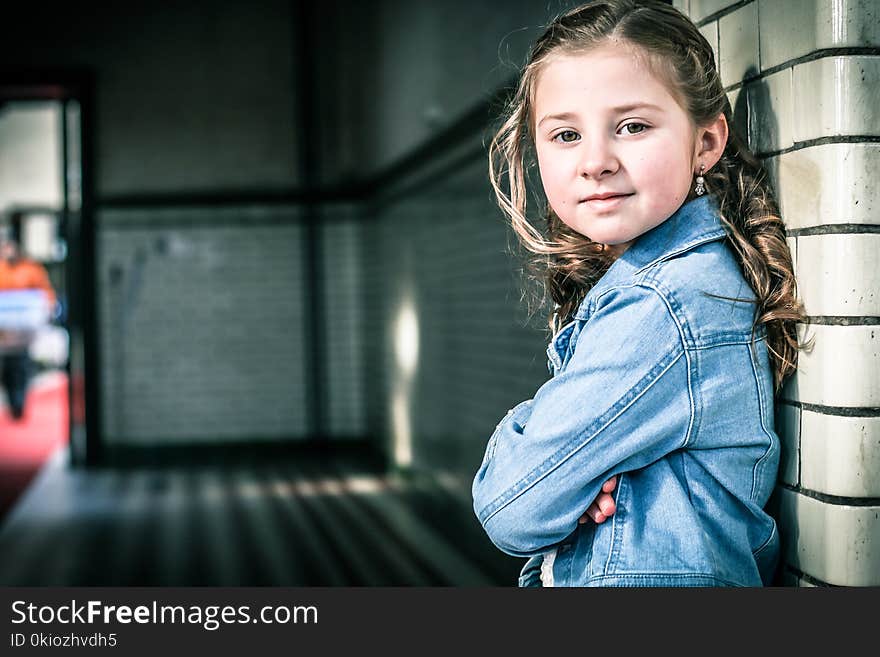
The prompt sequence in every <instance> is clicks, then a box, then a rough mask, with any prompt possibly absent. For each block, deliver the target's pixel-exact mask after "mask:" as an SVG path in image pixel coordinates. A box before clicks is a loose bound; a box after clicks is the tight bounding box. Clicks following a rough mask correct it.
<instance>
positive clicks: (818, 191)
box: [767, 144, 880, 229]
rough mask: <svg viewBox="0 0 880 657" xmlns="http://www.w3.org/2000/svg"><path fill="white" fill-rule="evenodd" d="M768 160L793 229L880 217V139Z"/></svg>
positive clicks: (804, 150) (814, 148)
mask: <svg viewBox="0 0 880 657" xmlns="http://www.w3.org/2000/svg"><path fill="white" fill-rule="evenodd" d="M767 162H768V163H769V166H768V169H769V168H774V169H775V170H776V177H777V182H776V190H777V194H778V198H779V203H780V207H781V211H782V216H783V218H784V219H785V223H786V225H787V226H788V227H789V228H792V229H795V228H807V227H809V226H820V225H825V224H841V223H854V224H875V223H876V222H877V212H878V211H880V186H878V185H877V180H878V179H880V144H823V145H820V146H811V147H810V148H801V149H799V150H796V151H792V152H790V153H784V154H782V155H780V156H778V157H773V158H768V160H767Z"/></svg>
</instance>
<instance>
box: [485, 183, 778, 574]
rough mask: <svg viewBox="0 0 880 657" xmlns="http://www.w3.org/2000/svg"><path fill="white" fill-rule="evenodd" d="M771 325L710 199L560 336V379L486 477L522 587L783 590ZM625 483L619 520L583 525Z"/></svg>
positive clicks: (690, 206)
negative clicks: (759, 316) (776, 579)
mask: <svg viewBox="0 0 880 657" xmlns="http://www.w3.org/2000/svg"><path fill="white" fill-rule="evenodd" d="M754 316H755V295H754V293H753V291H752V290H751V288H750V286H749V285H748V283H747V282H746V280H745V279H744V278H743V275H742V272H741V269H740V267H739V265H738V263H737V262H736V260H735V258H734V255H733V253H732V251H731V247H730V246H729V244H728V242H727V240H726V239H725V231H724V228H723V226H722V224H721V221H720V219H719V218H718V215H717V211H716V206H715V204H714V201H713V200H712V198H711V197H708V196H704V197H701V198H698V199H696V200H694V201H691V202H689V203H687V204H685V205H684V206H682V207H681V208H680V209H679V210H678V211H677V212H676V213H675V214H674V215H672V216H671V217H670V218H669V219H667V220H666V221H665V222H663V223H662V224H660V225H659V226H657V227H656V228H653V229H652V230H650V231H648V232H647V233H645V234H643V235H642V236H640V237H639V238H638V239H637V240H636V242H635V243H634V244H633V245H632V246H630V248H629V249H627V250H626V251H625V252H624V253H623V255H622V256H621V257H620V258H619V259H618V260H616V261H615V262H614V264H612V266H611V267H610V268H609V269H608V271H607V272H606V273H605V275H604V276H603V277H602V278H601V279H600V280H599V281H598V283H597V284H596V285H595V286H594V287H593V288H592V289H591V290H590V291H589V293H588V294H587V296H586V297H585V299H584V301H583V302H582V303H581V304H580V306H579V308H578V310H577V311H576V313H575V314H574V315H573V319H572V321H571V322H570V323H568V324H567V325H566V326H564V327H563V328H562V329H561V330H560V331H559V332H558V333H557V334H556V335H555V336H554V337H553V339H552V341H551V343H550V345H549V347H548V349H547V353H548V356H549V358H550V363H549V365H550V367H551V370H552V373H553V377H552V378H550V379H549V380H548V381H547V382H546V383H545V384H544V385H543V386H541V387H540V388H539V389H538V391H537V392H536V393H535V396H534V398H533V399H529V400H526V401H524V402H521V403H520V404H518V405H517V406H515V407H514V408H513V409H511V410H510V411H509V412H508V413H507V415H506V416H505V417H504V418H503V419H502V420H501V422H500V423H499V424H498V426H497V427H496V429H495V431H494V433H493V434H492V436H491V438H490V439H489V443H488V445H487V447H486V452H485V456H484V458H483V462H482V464H481V466H480V468H479V470H478V471H477V473H476V476H475V477H474V481H473V489H472V493H473V500H474V511H475V512H476V514H477V517H478V518H479V521H480V523H481V524H482V526H483V528H484V529H485V530H486V532H487V534H488V535H489V537H490V538H491V540H492V542H493V543H494V544H495V545H496V546H497V547H498V548H500V549H501V550H502V551H504V552H506V553H507V554H510V555H514V556H522V557H531V558H530V559H529V560H528V562H527V563H526V565H525V567H524V568H523V571H522V574H521V577H520V581H519V584H520V586H535V585H537V586H540V585H541V581H543V584H544V585H545V586H548V585H554V586H724V585H740V586H761V585H762V584H769V583H770V582H771V581H772V577H773V573H774V570H775V567H776V563H777V559H778V553H779V537H778V533H777V529H776V523H775V522H774V520H773V518H772V517H771V516H770V515H768V514H767V513H766V512H765V511H764V506H765V504H766V503H767V500H768V498H769V496H770V493H771V492H772V490H773V487H774V484H775V481H776V476H777V470H778V465H779V438H778V437H777V435H776V433H775V432H774V429H773V374H772V371H771V368H770V363H769V359H768V352H767V345H766V329H765V328H764V327H763V326H760V327H759V328H758V329H756V330H755V333H754V336H753V335H752V322H753V318H754ZM613 475H619V477H618V485H617V488H616V490H615V493H614V495H615V500H616V508H617V510H616V512H615V513H614V515H612V516H611V518H609V519H608V520H606V521H605V522H604V523H602V524H598V525H597V524H595V523H594V522H592V521H590V522H588V523H586V524H583V525H579V524H578V518H579V517H580V516H581V515H582V514H583V513H584V511H585V510H586V508H587V506H588V505H589V504H590V503H591V502H592V501H593V499H594V498H595V497H596V495H597V494H598V493H599V489H600V488H601V486H602V484H603V483H604V482H605V481H606V480H608V479H609V478H610V477H612V476H613ZM542 565H543V567H544V568H543V569H544V574H543V577H541V578H540V580H539V572H540V570H541V566H542Z"/></svg>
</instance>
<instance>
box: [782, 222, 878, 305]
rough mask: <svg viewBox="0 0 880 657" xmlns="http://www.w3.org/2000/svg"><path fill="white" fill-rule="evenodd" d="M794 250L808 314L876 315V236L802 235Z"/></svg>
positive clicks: (799, 285) (801, 292) (799, 282)
mask: <svg viewBox="0 0 880 657" xmlns="http://www.w3.org/2000/svg"><path fill="white" fill-rule="evenodd" d="M798 249H799V251H800V261H801V263H802V266H801V267H799V268H797V269H796V272H797V280H798V292H799V295H800V296H801V298H802V299H803V300H804V305H805V307H806V311H807V314H808V315H811V316H816V315H844V316H862V315H874V316H877V315H880V259H878V258H877V254H878V253H880V235H878V234H876V233H874V234H831V235H803V236H801V237H799V238H798Z"/></svg>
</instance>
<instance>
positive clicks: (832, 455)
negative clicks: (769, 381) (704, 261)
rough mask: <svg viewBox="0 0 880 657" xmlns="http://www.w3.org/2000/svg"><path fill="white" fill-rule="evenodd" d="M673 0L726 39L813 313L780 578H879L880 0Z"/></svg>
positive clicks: (721, 58)
mask: <svg viewBox="0 0 880 657" xmlns="http://www.w3.org/2000/svg"><path fill="white" fill-rule="evenodd" d="M674 4H675V6H677V7H678V8H679V9H682V10H683V11H685V12H688V11H689V12H690V14H689V15H690V16H691V17H692V19H694V20H695V21H696V22H697V24H698V26H699V27H700V30H701V32H702V33H703V34H704V35H705V36H706V37H707V38H708V39H709V42H710V43H712V44H713V46H714V47H715V48H716V58H717V61H718V62H719V65H720V70H721V73H722V80H723V82H724V84H725V85H727V88H728V90H729V92H728V93H729V98H730V102H731V104H732V106H735V107H736V108H737V111H742V109H743V105H744V106H745V109H746V111H747V115H748V116H747V117H742V116H737V117H736V123H737V124H738V125H742V126H746V127H747V128H748V132H749V135H748V138H749V144H750V146H751V147H752V149H753V150H755V151H757V152H758V153H759V154H761V155H763V156H764V157H765V165H766V166H767V169H768V172H769V173H770V175H771V179H772V180H773V181H774V185H775V188H776V191H777V196H778V199H779V203H780V208H781V213H782V216H783V219H784V220H785V222H786V225H787V227H788V229H789V237H788V240H787V241H788V244H789V248H790V249H791V251H792V256H793V258H794V260H795V265H796V272H797V278H798V285H799V292H800V296H801V297H802V299H803V301H804V304H805V307H806V310H807V314H808V315H809V316H810V317H811V323H810V325H808V326H802V327H800V328H801V330H800V334H801V337H802V339H804V338H805V337H812V338H813V339H814V346H813V349H812V350H811V351H808V352H801V354H800V361H799V367H798V372H797V373H796V375H795V376H794V377H793V378H792V379H791V380H789V382H788V384H787V385H786V386H785V388H784V390H783V391H782V393H781V395H780V398H779V400H778V403H777V412H776V428H777V431H778V433H779V434H780V437H781V439H782V444H783V454H782V462H781V466H780V473H779V482H780V487H779V488H778V490H777V495H776V496H775V497H776V499H775V502H774V505H775V506H774V508H775V509H776V512H777V513H778V518H779V523H780V530H781V532H782V536H783V543H784V546H785V554H784V571H783V573H782V583H783V584H785V585H791V586H814V585H817V584H819V585H821V584H843V585H856V586H859V585H878V584H880V416H878V409H880V379H878V377H877V372H878V371H880V326H878V325H877V324H878V320H877V318H878V316H880V299H878V293H877V290H878V289H880V257H878V256H880V229H878V223H880V222H878V209H880V203H878V201H880V199H878V193H880V192H878V185H877V180H878V179H880V144H878V143H877V141H878V139H877V138H878V136H880V109H878V108H880V102H878V101H880V92H878V89H880V48H878V47H880V4H878V3H877V2H875V0H754V1H752V2H745V3H742V2H726V1H724V0H717V1H714V2H710V1H704V0H677V1H676V2H675V3H674ZM829 48H849V49H855V50H851V51H844V52H841V51H840V50H835V51H831V52H823V51H824V50H825V49H829ZM747 72H749V73H748V74H747ZM747 75H749V76H754V75H757V77H754V78H751V79H750V81H749V82H748V83H746V84H745V85H744V87H743V85H742V82H743V77H744V76H747ZM743 88H744V89H745V91H746V97H745V103H744V102H743V100H744V99H743V96H742V89H743Z"/></svg>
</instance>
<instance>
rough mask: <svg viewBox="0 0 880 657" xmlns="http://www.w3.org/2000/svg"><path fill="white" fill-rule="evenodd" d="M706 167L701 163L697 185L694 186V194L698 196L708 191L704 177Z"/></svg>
mask: <svg viewBox="0 0 880 657" xmlns="http://www.w3.org/2000/svg"><path fill="white" fill-rule="evenodd" d="M705 168H706V167H705V166H704V165H702V164H701V165H700V174H699V175H698V176H697V186H696V187H694V194H696V195H697V196H702V195H703V194H705V193H706V179H705V178H703V170H704V169H705Z"/></svg>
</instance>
